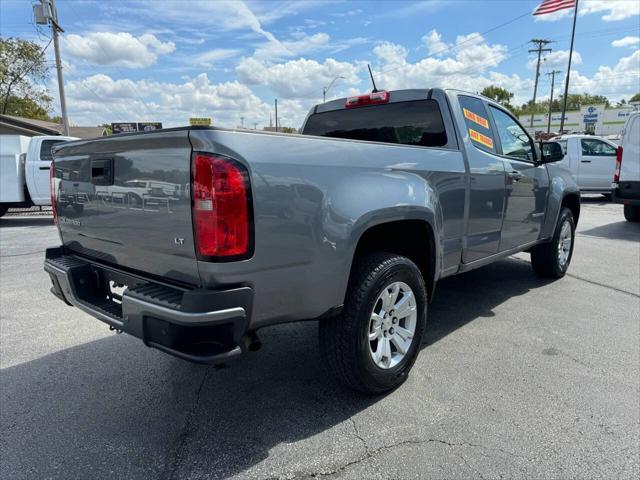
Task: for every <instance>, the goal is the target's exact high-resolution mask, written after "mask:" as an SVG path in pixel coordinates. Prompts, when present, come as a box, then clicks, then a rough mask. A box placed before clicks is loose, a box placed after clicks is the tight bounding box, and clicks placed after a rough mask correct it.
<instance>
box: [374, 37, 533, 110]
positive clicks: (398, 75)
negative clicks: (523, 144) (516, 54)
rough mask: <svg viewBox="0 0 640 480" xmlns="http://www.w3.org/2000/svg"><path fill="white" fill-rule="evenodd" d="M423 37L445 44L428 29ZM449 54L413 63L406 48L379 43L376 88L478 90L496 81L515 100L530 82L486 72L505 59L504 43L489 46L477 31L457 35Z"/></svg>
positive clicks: (376, 53) (520, 96) (376, 50)
mask: <svg viewBox="0 0 640 480" xmlns="http://www.w3.org/2000/svg"><path fill="white" fill-rule="evenodd" d="M426 37H431V39H432V40H438V41H439V42H442V43H445V42H444V41H443V39H442V37H441V36H439V35H438V36H437V37H436V35H433V34H432V32H430V33H429V34H428V35H426ZM454 45H455V46H456V48H451V47H449V48H450V50H449V51H448V56H446V57H445V56H439V57H437V58H435V57H426V58H423V59H421V60H418V61H416V62H415V63H412V62H410V61H408V60H407V54H408V51H407V49H406V48H405V47H403V46H401V45H397V44H392V43H382V44H380V45H378V46H376V47H375V48H374V50H373V52H374V54H375V55H376V57H377V58H378V59H379V60H380V61H381V65H380V66H379V68H377V69H376V71H375V72H374V74H375V77H376V83H377V84H378V87H379V88H385V89H388V90H395V89H404V88H431V87H447V88H457V89H461V90H468V91H472V92H478V91H480V90H482V89H483V88H484V87H486V86H488V85H491V84H495V85H498V86H503V87H505V88H508V89H509V90H510V91H512V92H514V93H515V94H516V99H518V98H524V94H525V92H526V91H527V90H528V88H529V85H530V84H531V82H530V81H529V80H528V79H521V78H520V77H519V76H517V75H511V76H508V75H503V74H498V73H495V72H488V71H489V70H490V69H491V68H493V67H495V66H497V65H499V64H500V63H501V62H502V61H504V60H505V59H506V58H507V49H506V47H505V46H504V45H500V44H494V45H489V44H487V43H486V41H485V40H484V38H483V37H482V36H481V35H480V34H478V33H471V34H469V35H461V36H458V37H457V38H456V40H455V43H454Z"/></svg>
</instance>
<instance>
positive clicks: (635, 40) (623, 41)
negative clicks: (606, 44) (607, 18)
mask: <svg viewBox="0 0 640 480" xmlns="http://www.w3.org/2000/svg"><path fill="white" fill-rule="evenodd" d="M639 43H640V37H632V36H629V35H628V36H626V37H623V38H620V39H618V40H614V41H613V42H611V46H612V47H633V46H635V45H638V44H639Z"/></svg>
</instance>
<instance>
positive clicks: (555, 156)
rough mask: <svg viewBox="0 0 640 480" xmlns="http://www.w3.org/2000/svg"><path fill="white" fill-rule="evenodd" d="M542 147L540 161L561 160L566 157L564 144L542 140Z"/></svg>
mask: <svg viewBox="0 0 640 480" xmlns="http://www.w3.org/2000/svg"><path fill="white" fill-rule="evenodd" d="M540 149H541V150H542V155H541V158H540V163H552V162H559V161H560V160H562V159H563V158H564V152H563V151H562V145H560V144H559V143H558V142H540Z"/></svg>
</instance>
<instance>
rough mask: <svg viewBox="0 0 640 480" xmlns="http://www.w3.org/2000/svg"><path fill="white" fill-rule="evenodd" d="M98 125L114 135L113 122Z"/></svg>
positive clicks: (108, 133)
mask: <svg viewBox="0 0 640 480" xmlns="http://www.w3.org/2000/svg"><path fill="white" fill-rule="evenodd" d="M98 126H99V127H102V128H104V129H105V130H106V131H107V135H113V130H112V129H111V124H110V123H103V124H101V125H98Z"/></svg>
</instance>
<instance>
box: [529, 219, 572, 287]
mask: <svg viewBox="0 0 640 480" xmlns="http://www.w3.org/2000/svg"><path fill="white" fill-rule="evenodd" d="M575 229H576V227H575V223H574V221H573V214H572V213H571V210H569V209H568V208H566V207H565V208H563V209H562V211H561V212H560V217H559V218H558V223H557V225H556V229H555V232H554V233H553V238H552V239H551V241H550V242H548V243H543V244H541V245H536V246H535V247H534V248H533V249H532V250H531V266H532V267H533V269H534V270H535V272H536V273H537V274H538V276H540V277H547V278H561V277H564V275H565V273H567V269H568V268H569V264H570V263H571V256H572V255H573V244H574V239H575Z"/></svg>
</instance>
